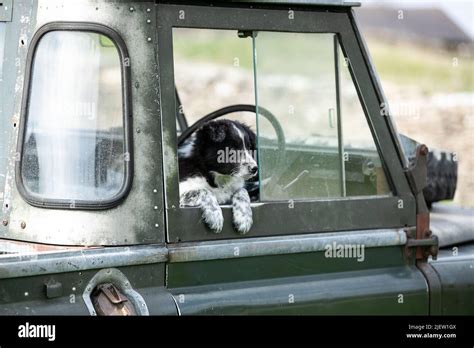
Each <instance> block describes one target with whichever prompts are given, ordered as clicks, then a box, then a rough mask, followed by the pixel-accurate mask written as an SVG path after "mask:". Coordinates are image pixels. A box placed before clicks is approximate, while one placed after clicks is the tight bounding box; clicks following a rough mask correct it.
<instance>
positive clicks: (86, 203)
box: [15, 22, 133, 210]
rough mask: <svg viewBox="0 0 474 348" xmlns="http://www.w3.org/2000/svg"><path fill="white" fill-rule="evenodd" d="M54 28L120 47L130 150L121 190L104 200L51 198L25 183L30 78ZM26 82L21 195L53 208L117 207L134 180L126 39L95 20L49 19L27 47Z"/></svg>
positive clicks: (18, 178)
mask: <svg viewBox="0 0 474 348" xmlns="http://www.w3.org/2000/svg"><path fill="white" fill-rule="evenodd" d="M53 31H78V32H91V33H97V34H101V35H104V36H106V37H107V38H109V39H110V40H112V42H113V43H114V45H115V48H116V49H117V51H118V54H119V59H120V67H121V83H122V112H123V128H124V154H128V160H126V161H125V176H124V181H123V184H122V187H121V188H120V191H119V192H118V193H117V194H116V195H114V196H113V197H111V198H109V199H105V200H74V199H48V198H42V197H41V196H39V195H37V194H33V193H31V192H29V191H28V190H27V189H26V188H25V186H24V183H23V178H22V171H21V167H22V160H23V157H22V153H23V145H24V144H23V142H24V138H25V132H26V127H27V126H26V125H27V123H28V110H29V102H30V101H29V97H30V92H31V78H32V73H33V64H34V60H35V55H36V49H37V47H38V44H39V42H40V41H41V39H42V38H43V36H44V35H45V34H47V33H49V32H53ZM24 76H25V82H24V85H23V94H22V103H21V112H20V122H19V130H18V132H19V133H18V140H17V157H16V158H17V161H16V164H15V182H16V187H17V189H18V192H19V193H20V195H21V196H22V198H23V199H24V200H25V201H26V202H27V203H29V204H30V205H32V206H35V207H40V208H50V209H68V210H101V209H109V208H112V207H115V206H117V205H119V204H120V203H122V202H123V201H124V200H125V198H126V196H127V195H128V193H129V191H130V189H131V186H132V180H133V144H132V132H131V129H132V102H131V101H132V99H131V93H132V92H131V77H130V56H129V54H128V50H127V46H126V45H125V41H124V40H123V39H122V37H121V36H120V35H119V33H118V32H116V31H115V30H114V29H112V28H110V27H107V26H105V25H103V24H98V23H92V22H50V23H47V24H45V25H43V26H42V27H40V28H39V29H38V30H37V31H36V33H35V34H34V35H33V38H32V39H31V43H30V46H29V48H28V54H27V58H26V67H25V75H24Z"/></svg>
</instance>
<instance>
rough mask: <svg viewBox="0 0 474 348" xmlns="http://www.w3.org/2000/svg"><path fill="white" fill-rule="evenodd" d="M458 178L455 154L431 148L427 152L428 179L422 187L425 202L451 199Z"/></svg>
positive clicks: (429, 204)
mask: <svg viewBox="0 0 474 348" xmlns="http://www.w3.org/2000/svg"><path fill="white" fill-rule="evenodd" d="M457 179H458V163H457V161H456V156H455V154H453V153H451V152H446V151H439V150H432V151H430V152H429V153H428V180H427V185H426V187H425V188H424V189H423V195H424V197H425V200H426V204H427V205H428V207H430V208H431V205H432V204H433V203H434V202H439V201H443V200H446V199H453V198H454V193H455V192H456V185H457Z"/></svg>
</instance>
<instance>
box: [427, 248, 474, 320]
mask: <svg viewBox="0 0 474 348" xmlns="http://www.w3.org/2000/svg"><path fill="white" fill-rule="evenodd" d="M453 253H454V250H449V249H448V250H445V252H440V254H439V255H438V259H437V260H436V261H433V260H430V265H431V266H432V267H433V268H434V270H435V272H436V273H437V275H438V277H439V279H440V283H441V296H440V298H439V300H440V303H439V306H440V307H441V313H440V314H442V315H473V313H474V244H472V243H471V244H466V245H460V246H458V247H457V248H456V253H455V255H456V256H455V255H453Z"/></svg>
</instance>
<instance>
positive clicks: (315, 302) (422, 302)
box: [173, 267, 428, 315]
mask: <svg viewBox="0 0 474 348" xmlns="http://www.w3.org/2000/svg"><path fill="white" fill-rule="evenodd" d="M173 295H174V296H175V298H176V299H177V303H178V306H179V310H180V313H181V314H182V315H196V314H206V315H207V314H214V315H215V314H233V315H248V314H293V315H295V314H299V315H301V314H311V315H315V314H316V315H350V314H352V315H354V314H359V315H360V314H364V315H369V314H371V315H420V314H427V308H428V296H427V291H426V285H425V282H424V279H423V276H422V275H421V274H419V273H418V272H417V271H416V269H413V267H395V268H380V269H371V270H366V271H353V272H341V273H330V274H328V273H325V274H319V275H312V276H306V277H289V278H280V279H278V278H273V279H268V280H258V281H249V282H239V283H231V284H216V285H212V286H200V287H194V288H185V289H184V288H183V289H174V290H173ZM400 295H403V303H400V302H399V301H400Z"/></svg>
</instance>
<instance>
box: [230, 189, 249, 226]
mask: <svg viewBox="0 0 474 348" xmlns="http://www.w3.org/2000/svg"><path fill="white" fill-rule="evenodd" d="M232 214H233V222H234V227H235V229H236V230H237V232H239V233H241V234H245V233H247V232H248V231H250V228H251V227H252V224H253V217H252V208H251V207H250V197H249V194H248V192H247V190H246V189H244V188H242V189H240V190H238V191H237V192H236V193H235V194H234V195H233V196H232Z"/></svg>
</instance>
